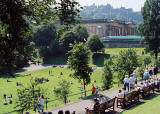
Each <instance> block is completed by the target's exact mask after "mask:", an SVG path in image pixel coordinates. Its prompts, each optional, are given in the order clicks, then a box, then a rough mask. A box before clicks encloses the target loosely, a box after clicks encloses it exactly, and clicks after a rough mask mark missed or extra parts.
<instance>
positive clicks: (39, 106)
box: [37, 104, 43, 112]
mask: <svg viewBox="0 0 160 114" xmlns="http://www.w3.org/2000/svg"><path fill="white" fill-rule="evenodd" d="M37 109H38V112H39V111H40V110H42V112H43V106H42V105H40V104H38V105H37Z"/></svg>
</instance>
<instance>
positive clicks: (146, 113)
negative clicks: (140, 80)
mask: <svg viewBox="0 0 160 114" xmlns="http://www.w3.org/2000/svg"><path fill="white" fill-rule="evenodd" d="M159 101H160V95H156V96H154V97H153V98H151V99H146V100H145V101H144V102H143V103H141V104H139V105H136V106H134V107H133V108H131V109H129V110H126V111H125V112H123V113H122V114H160V111H159V107H160V103H159Z"/></svg>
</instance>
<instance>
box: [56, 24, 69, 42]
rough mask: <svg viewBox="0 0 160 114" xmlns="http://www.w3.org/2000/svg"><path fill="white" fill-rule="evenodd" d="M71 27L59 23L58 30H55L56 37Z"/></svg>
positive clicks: (59, 36)
mask: <svg viewBox="0 0 160 114" xmlns="http://www.w3.org/2000/svg"><path fill="white" fill-rule="evenodd" d="M70 30H71V27H70V26H68V25H61V26H60V27H59V28H58V30H57V36H58V39H59V38H61V37H62V35H63V34H64V33H65V32H66V31H70Z"/></svg>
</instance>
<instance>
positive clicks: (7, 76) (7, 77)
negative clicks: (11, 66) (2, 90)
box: [0, 74, 24, 79]
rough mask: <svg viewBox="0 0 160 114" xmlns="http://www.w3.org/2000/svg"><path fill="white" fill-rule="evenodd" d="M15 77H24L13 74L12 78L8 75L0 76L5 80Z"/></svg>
mask: <svg viewBox="0 0 160 114" xmlns="http://www.w3.org/2000/svg"><path fill="white" fill-rule="evenodd" d="M17 77H24V75H21V74H14V75H13V76H10V75H5V74H4V75H3V74H2V75H0V78H5V79H9V78H17Z"/></svg>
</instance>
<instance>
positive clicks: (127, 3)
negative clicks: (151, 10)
mask: <svg viewBox="0 0 160 114" xmlns="http://www.w3.org/2000/svg"><path fill="white" fill-rule="evenodd" d="M77 1H78V2H79V3H80V4H81V5H82V6H86V5H92V4H93V3H95V4H96V5H106V4H107V3H108V4H110V5H112V6H113V7H114V8H119V7H126V8H132V9H133V10H134V11H140V10H141V7H142V6H143V5H144V2H145V0H77Z"/></svg>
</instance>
